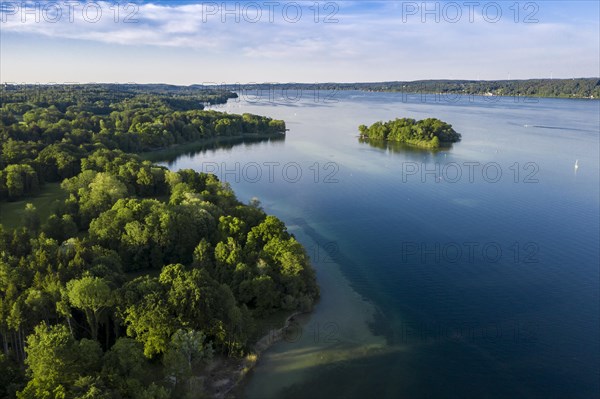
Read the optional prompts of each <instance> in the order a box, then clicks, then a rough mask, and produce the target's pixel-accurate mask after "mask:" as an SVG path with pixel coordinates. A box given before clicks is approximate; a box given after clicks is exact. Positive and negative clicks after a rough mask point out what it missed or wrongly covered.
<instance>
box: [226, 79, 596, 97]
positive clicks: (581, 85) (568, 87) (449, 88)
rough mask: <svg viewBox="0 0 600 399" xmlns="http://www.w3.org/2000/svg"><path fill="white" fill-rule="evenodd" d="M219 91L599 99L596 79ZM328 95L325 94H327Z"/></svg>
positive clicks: (250, 87)
mask: <svg viewBox="0 0 600 399" xmlns="http://www.w3.org/2000/svg"><path fill="white" fill-rule="evenodd" d="M222 87H223V88H227V89H230V90H236V91H242V92H247V93H248V95H258V96H260V95H262V96H266V95H267V93H269V92H270V91H271V92H273V91H274V92H275V93H274V94H278V91H281V93H280V94H282V95H283V96H285V97H288V98H289V97H295V96H296V95H297V93H296V92H295V91H294V90H305V91H307V92H310V91H315V90H319V91H323V92H325V93H321V94H320V95H321V97H323V98H326V99H329V100H331V99H332V98H333V97H335V95H334V92H335V91H337V90H364V91H382V92H401V93H407V94H409V93H442V94H448V95H456V94H464V95H481V96H485V95H488V96H489V95H495V96H530V97H557V98H595V99H599V98H600V79H598V78H574V79H528V80H418V81H411V82H408V81H390V82H372V83H318V84H314V83H265V84H245V85H225V86H222ZM327 93H329V94H327Z"/></svg>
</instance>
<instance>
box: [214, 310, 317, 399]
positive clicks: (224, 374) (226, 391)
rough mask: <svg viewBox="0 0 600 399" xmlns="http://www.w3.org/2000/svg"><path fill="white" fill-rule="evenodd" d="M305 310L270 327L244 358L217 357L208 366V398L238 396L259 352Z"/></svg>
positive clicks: (259, 354)
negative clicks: (279, 325) (279, 324)
mask: <svg viewBox="0 0 600 399" xmlns="http://www.w3.org/2000/svg"><path fill="white" fill-rule="evenodd" d="M304 313H307V312H295V313H293V314H291V315H290V316H288V317H287V318H286V319H285V322H284V324H283V326H282V327H281V328H278V329H272V330H270V331H269V332H268V333H267V334H265V335H264V336H263V337H262V338H261V339H259V340H258V341H257V342H256V344H254V347H253V351H252V353H250V354H248V355H247V356H245V357H244V358H227V357H219V358H217V359H215V361H214V362H213V363H212V364H211V365H210V366H209V367H208V370H207V374H208V375H206V376H205V380H204V381H205V382H204V392H205V393H206V394H207V395H208V397H210V398H215V399H226V398H229V399H232V398H237V397H239V394H240V390H239V389H237V388H239V387H240V386H241V385H242V384H241V383H242V382H243V381H244V378H245V377H246V376H247V375H248V373H249V372H250V371H251V370H252V369H253V368H254V367H255V366H256V364H257V362H258V361H259V360H260V356H261V354H262V353H263V352H264V351H265V350H267V349H269V348H270V347H271V346H272V345H273V344H275V343H277V342H279V341H281V340H282V339H283V337H284V336H285V333H286V331H287V330H288V329H289V328H290V326H291V325H292V323H293V322H294V320H295V318H296V316H298V315H301V314H304Z"/></svg>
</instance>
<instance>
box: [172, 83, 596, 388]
mask: <svg viewBox="0 0 600 399" xmlns="http://www.w3.org/2000/svg"><path fill="white" fill-rule="evenodd" d="M291 97H294V98H293V99H292V98H291ZM213 109H217V110H222V111H226V112H230V113H243V112H250V113H256V114H260V115H266V116H270V117H274V118H278V119H284V120H285V121H286V123H287V127H288V128H289V132H288V133H287V135H286V137H285V139H284V140H281V139H280V140H263V141H258V142H257V141H254V142H249V143H241V144H237V145H235V146H228V148H213V149H210V148H209V149H204V150H202V151H199V152H197V153H194V154H184V155H180V156H179V157H177V158H176V159H174V160H171V161H168V162H167V161H165V162H163V164H164V165H167V166H168V167H169V168H171V169H175V170H176V169H180V168H193V169H195V170H198V171H204V172H213V173H215V174H217V176H219V177H220V178H221V179H222V180H225V181H228V182H229V183H230V184H231V186H232V187H233V189H234V190H235V192H236V194H237V196H238V198H239V199H240V200H242V201H244V202H248V201H250V199H251V198H253V197H257V198H258V199H259V200H260V201H261V203H262V206H263V208H264V209H265V210H266V211H267V212H268V213H270V214H274V215H276V216H278V217H279V218H280V219H282V220H283V221H284V222H285V223H286V224H287V225H288V228H289V230H290V231H291V232H292V233H293V234H294V235H295V236H296V237H297V238H298V240H299V241H300V242H301V243H302V244H304V245H305V247H306V248H307V250H308V252H309V254H310V256H311V258H312V261H313V264H314V266H315V268H316V269H317V276H318V280H319V285H320V286H321V293H322V298H321V300H320V302H319V303H318V305H317V306H316V308H315V310H314V312H313V313H312V314H310V315H306V316H302V317H301V318H299V320H298V323H297V324H295V325H294V328H293V329H292V331H291V333H290V335H289V336H288V337H287V338H286V339H285V340H284V341H281V342H279V343H277V344H275V345H274V346H273V347H272V348H271V349H269V350H268V351H267V352H266V353H265V354H264V355H263V356H262V358H261V360H260V362H259V364H258V366H257V367H256V369H255V371H254V372H253V374H252V375H251V377H250V378H249V379H248V382H247V384H246V385H245V389H244V396H245V397H247V398H336V397H344V398H364V397H377V398H454V397H455V398H469V397H477V398H481V397H485V398H506V397H536V398H538V397H539V398H567V397H569V398H592V397H599V395H600V382H599V378H598V377H599V372H600V366H599V359H600V344H599V337H600V329H599V310H600V309H599V303H600V296H599V285H600V274H599V263H600V262H599V261H600V259H599V241H600V237H599V225H600V221H599V204H600V200H599V179H600V177H599V170H600V166H599V153H598V151H599V131H600V125H599V124H600V102H599V101H596V100H561V99H525V98H509V97H469V96H458V97H445V96H436V95H433V94H430V95H421V94H411V95H406V94H401V93H369V92H358V91H356V92H355V91H348V92H337V93H334V92H319V93H314V92H303V93H294V94H293V95H291V94H289V93H286V97H281V96H279V95H277V93H275V95H272V94H269V95H268V96H266V95H265V96H261V95H252V96H249V95H245V96H241V98H239V99H233V100H230V101H229V103H228V104H226V105H224V106H218V107H213ZM397 117H410V118H415V119H423V118H428V117H435V118H439V119H441V120H443V121H445V122H448V123H450V124H452V125H453V127H454V129H455V130H456V131H457V132H459V133H461V134H462V141H461V142H459V143H456V144H454V145H453V146H452V147H451V148H447V149H442V150H440V151H436V152H431V151H428V150H419V149H415V148H411V147H406V146H399V145H386V144H384V143H372V144H371V143H360V142H359V140H358V138H357V136H358V130H357V127H358V125H360V124H367V125H369V124H371V123H373V122H375V121H378V120H389V119H394V118H397ZM576 162H577V165H578V168H576V167H575V163H576Z"/></svg>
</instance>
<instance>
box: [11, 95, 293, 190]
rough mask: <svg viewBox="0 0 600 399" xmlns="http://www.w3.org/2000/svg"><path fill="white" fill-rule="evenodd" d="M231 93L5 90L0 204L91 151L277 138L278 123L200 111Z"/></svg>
mask: <svg viewBox="0 0 600 399" xmlns="http://www.w3.org/2000/svg"><path fill="white" fill-rule="evenodd" d="M235 96H236V95H235V93H231V92H223V91H214V90H208V89H207V90H205V89H202V90H201V89H190V88H178V87H171V86H162V85H161V86H159V85H156V86H149V87H148V86H136V85H123V86H121V85H119V86H111V85H90V86H86V85H84V86H64V85H63V86H5V87H3V90H2V92H1V103H0V105H1V107H0V141H1V142H2V146H1V148H0V201H2V200H6V199H8V200H15V199H18V198H20V197H23V196H26V195H29V194H32V193H35V192H36V191H37V190H38V189H39V186H40V185H42V184H43V183H45V182H58V181H62V180H63V179H65V178H69V177H73V176H75V175H77V174H78V173H79V172H80V171H81V160H82V159H84V158H85V157H86V156H88V155H90V154H91V153H93V152H94V151H96V150H97V149H99V148H106V149H111V150H113V149H120V150H122V151H125V152H141V151H149V150H154V149H159V148H165V147H168V146H170V145H173V144H181V143H189V142H194V141H198V140H202V139H206V138H210V137H231V136H242V135H246V136H251V135H255V134H258V133H260V134H280V133H283V132H285V123H284V122H283V121H279V120H272V119H270V118H265V117H261V116H256V115H250V114H244V115H233V114H225V113H221V112H215V111H204V110H202V108H203V104H207V103H209V104H214V103H222V102H225V101H227V99H228V98H232V97H235Z"/></svg>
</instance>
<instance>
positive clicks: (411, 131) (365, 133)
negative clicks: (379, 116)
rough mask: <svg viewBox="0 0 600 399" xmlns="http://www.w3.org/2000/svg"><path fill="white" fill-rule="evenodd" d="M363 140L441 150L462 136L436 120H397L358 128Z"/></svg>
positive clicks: (450, 126)
mask: <svg viewBox="0 0 600 399" xmlns="http://www.w3.org/2000/svg"><path fill="white" fill-rule="evenodd" d="M358 130H359V132H360V139H361V140H376V141H395V142H399V143H406V144H411V145H414V146H418V147H424V148H432V149H435V148H440V147H442V146H447V145H449V144H451V143H455V142H457V141H460V139H461V135H460V134H459V133H457V132H456V131H455V130H454V129H453V128H452V125H450V124H448V123H446V122H443V121H441V120H439V119H436V118H427V119H423V120H420V121H417V120H415V119H411V118H401V119H400V118H396V119H395V120H392V121H388V122H375V123H374V124H372V125H371V126H368V127H367V126H366V125H360V126H359V127H358Z"/></svg>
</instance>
